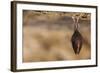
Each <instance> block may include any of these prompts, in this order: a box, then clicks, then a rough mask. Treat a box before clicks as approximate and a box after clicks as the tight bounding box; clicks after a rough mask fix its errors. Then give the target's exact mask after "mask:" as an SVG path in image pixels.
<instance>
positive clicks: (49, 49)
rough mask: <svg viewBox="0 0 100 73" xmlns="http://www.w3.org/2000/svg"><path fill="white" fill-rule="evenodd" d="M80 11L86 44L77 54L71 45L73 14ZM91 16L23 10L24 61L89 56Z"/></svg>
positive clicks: (81, 31) (80, 27) (79, 58)
mask: <svg viewBox="0 0 100 73" xmlns="http://www.w3.org/2000/svg"><path fill="white" fill-rule="evenodd" d="M80 14H81V16H80V19H79V32H80V33H81V35H82V36H83V46H82V49H81V51H80V53H79V55H75V53H74V50H73V48H72V44H71V37H72V35H73V33H74V24H73V23H74V22H73V20H72V16H79V15H80ZM90 19H91V14H90V13H79V12H77V13H75V12H51V11H49V12H48V11H32V10H23V62H39V61H61V60H82V59H90V58H91V47H90V46H91V40H90V39H91V32H90V31H91V25H90V24H91V23H90V22H91V20H90Z"/></svg>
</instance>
